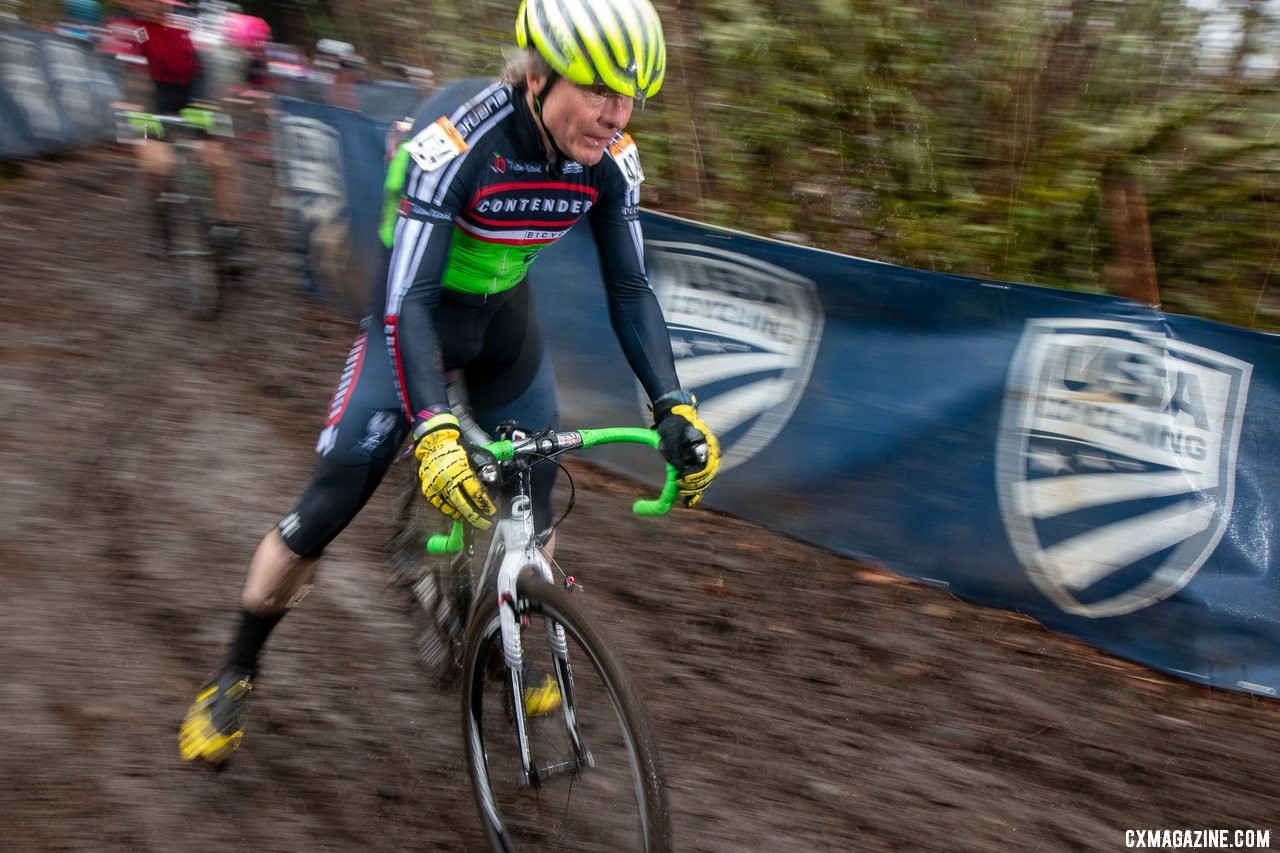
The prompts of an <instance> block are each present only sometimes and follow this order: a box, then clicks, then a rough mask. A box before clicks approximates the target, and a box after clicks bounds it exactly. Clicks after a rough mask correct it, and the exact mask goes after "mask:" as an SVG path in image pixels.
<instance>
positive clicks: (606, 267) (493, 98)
mask: <svg viewBox="0 0 1280 853" xmlns="http://www.w3.org/2000/svg"><path fill="white" fill-rule="evenodd" d="M516 17H517V21H516V40H517V43H518V45H519V48H520V49H519V50H516V51H513V52H511V53H510V54H509V55H508V59H507V63H506V66H505V68H504V72H503V75H502V77H501V79H499V80H497V81H487V80H480V81H477V80H465V81H460V82H457V83H454V84H452V85H450V86H447V87H445V88H444V89H443V90H441V91H440V92H438V93H436V94H435V95H433V96H431V97H430V98H429V99H428V100H427V101H426V102H424V104H423V105H422V106H421V107H420V108H419V109H418V111H417V116H416V119H415V121H414V123H413V127H412V129H411V130H410V131H409V135H408V141H407V142H405V143H404V144H403V145H402V146H400V148H399V149H398V153H397V155H396V156H395V158H394V159H393V160H392V163H391V167H390V169H389V173H388V180H387V186H388V191H389V193H388V194H389V198H390V203H389V204H388V218H387V219H386V220H384V228H383V237H384V242H385V243H386V244H387V252H386V266H385V268H384V269H385V273H384V274H383V275H381V276H380V278H379V281H378V286H377V287H376V288H375V289H374V290H375V293H374V294H373V299H372V305H371V308H370V310H369V313H368V314H367V315H366V317H365V319H364V320H363V321H362V323H361V326H360V330H359V333H358V335H357V338H356V341H355V345H354V346H353V348H352V350H351V352H350V355H349V356H348V358H347V362H346V365H345V367H344V370H343V373H342V378H341V380H340V381H339V384H338V387H337V390H336V391H335V393H334V396H333V399H332V401H331V403H330V406H329V410H328V418H327V420H326V423H325V426H324V428H323V430H322V431H321V433H320V439H319V442H318V445H317V451H318V454H319V458H318V460H317V463H316V467H315V470H314V473H313V475H312V478H311V481H310V483H309V484H308V485H307V487H306V489H305V490H304V491H303V493H302V496H301V497H300V499H299V500H298V502H297V504H296V505H295V506H294V508H293V510H292V511H291V512H289V513H288V514H287V515H286V516H285V517H284V519H283V520H282V521H280V523H279V524H278V525H277V527H276V528H275V529H274V530H272V531H271V532H270V533H268V534H267V536H266V537H265V538H264V539H263V540H262V542H261V543H260V544H259V546H258V549H257V551H256V552H255V554H254V556H253V559H252V561H251V563H250V567H249V575H248V579H247V581H246V583H245V586H244V591H243V594H242V597H241V607H242V609H241V614H240V622H239V625H238V628H237V630H236V632H235V635H234V638H233V639H232V642H231V644H230V648H229V650H228V653H227V657H226V660H225V664H224V666H223V668H222V670H221V671H220V672H219V673H218V674H217V675H216V676H215V677H214V678H213V679H212V680H211V681H209V682H208V683H207V684H205V685H204V686H203V687H202V688H201V689H200V690H199V692H198V693H197V696H196V700H195V702H194V704H192V706H191V708H190V709H189V710H188V711H187V715H186V717H185V719H184V720H183V723H182V727H181V732H180V736H179V745H180V748H181V752H182V755H183V756H184V757H185V758H188V759H204V760H206V761H208V762H211V763H214V764H217V763H220V762H221V761H223V760H224V759H225V758H227V757H228V756H229V755H230V753H231V752H232V750H234V749H235V748H236V747H237V746H238V745H239V741H240V738H241V735H242V731H243V711H244V706H245V700H246V698H247V696H248V695H249V692H250V690H251V689H252V684H253V677H254V675H255V673H256V671H257V667H258V657H259V652H260V651H261V649H262V647H263V645H264V644H265V642H266V639H267V636H268V634H269V633H270V632H271V630H272V629H273V628H274V626H275V625H276V624H277V623H278V622H279V621H280V619H281V618H282V617H283V616H284V615H285V614H286V613H287V612H288V610H289V609H290V608H291V607H292V606H294V605H295V604H297V602H298V600H299V599H300V598H301V597H302V596H303V594H304V593H305V592H306V591H307V590H308V589H309V588H310V584H311V582H312V579H313V578H314V575H315V571H316V565H317V559H318V558H319V556H320V554H321V552H322V551H323V550H324V548H325V546H327V545H328V544H329V542H330V541H332V540H333V538H334V537H336V536H337V535H338V533H339V532H340V531H341V530H342V529H343V528H344V527H345V526H346V525H347V524H348V523H349V522H350V521H351V519H352V518H353V517H354V516H355V514H356V513H357V512H358V511H359V510H360V508H361V507H362V506H363V505H364V503H365V502H366V501H367V500H368V498H369V497H370V495H371V494H372V493H373V491H374V489H375V488H376V486H377V484H378V482H379V481H380V480H381V478H382V477H383V475H384V474H385V473H386V471H387V468H388V467H389V466H390V464H391V463H392V461H393V460H394V458H395V456H396V455H397V452H398V450H399V448H400V446H401V445H402V443H403V442H404V440H405V438H406V437H411V439H412V441H413V443H414V452H415V455H416V457H417V459H418V461H419V477H420V480H421V485H422V490H423V492H424V494H425V495H426V497H427V498H428V500H430V502H431V503H432V504H433V505H434V506H435V507H437V508H438V509H440V510H441V511H442V512H443V513H444V514H445V515H448V516H450V517H452V518H455V519H462V520H464V521H467V522H469V523H471V524H473V525H475V526H476V527H478V528H481V529H484V528H487V527H489V525H490V521H489V517H490V516H491V515H493V514H494V511H495V508H494V503H493V500H492V498H491V496H490V495H489V494H488V493H487V492H486V491H485V489H484V487H483V485H482V484H481V483H480V481H479V479H478V478H477V477H476V475H475V472H474V471H473V469H472V467H471V464H470V461H469V458H468V452H467V449H466V448H465V447H464V445H463V442H462V438H461V434H460V428H459V423H458V419H457V417H456V416H455V415H454V413H453V412H452V411H451V410H450V407H449V399H448V396H447V394H446V390H445V382H444V377H443V373H444V372H445V371H452V370H461V372H462V374H463V377H464V379H465V382H466V387H467V391H468V394H469V397H470V403H471V406H472V410H473V415H474V416H475V418H476V420H477V421H478V423H479V425H480V426H481V428H483V429H486V430H490V431H491V430H492V429H493V428H494V427H495V426H496V425H497V424H499V423H501V422H502V421H505V420H517V421H519V422H520V423H523V424H527V425H535V424H536V425H539V426H542V425H548V426H558V417H557V399H556V389H555V384H554V378H553V376H552V372H551V363H550V360H549V358H548V355H547V351H546V347H545V341H544V337H543V333H542V330H541V329H540V328H539V324H538V323H537V321H536V319H535V311H534V306H533V294H532V293H531V292H530V288H529V287H528V286H527V285H526V283H525V271H526V269H527V267H528V266H529V264H530V263H532V262H533V261H534V259H535V258H536V256H537V254H538V253H539V252H540V251H541V250H542V249H543V248H544V247H545V246H547V245H548V244H550V243H552V242H554V241H555V240H556V239H558V238H559V237H560V236H562V235H563V234H564V233H565V232H566V231H567V230H568V229H569V227H570V226H571V225H573V223H574V222H575V221H577V220H579V219H581V218H585V219H586V220H587V221H588V223H589V225H590V227H591V229H592V233H593V234H594V236H595V240H596V244H597V246H598V249H599V255H600V261H601V267H602V270H603V273H604V280H605V290H606V294H607V299H608V305H609V313H610V318H611V324H612V327H613V330H614V332H615V334H616V336H617V339H618V341H619V343H620V344H621V347H622V350H623V353H624V355H625V357H626V359H627V361H628V363H629V364H630V366H631V368H632V370H633V371H634V373H635V375H636V377H637V379H638V380H639V382H640V384H641V385H642V387H643V388H644V390H645V392H646V393H647V395H648V396H649V399H650V400H651V403H652V411H653V417H654V424H655V426H656V428H657V430H658V432H659V433H660V435H661V448H660V449H661V451H662V453H663V455H664V456H665V457H666V458H667V460H668V461H670V462H671V463H672V464H673V465H675V467H676V468H677V469H678V470H679V472H680V476H679V480H678V483H679V487H680V494H681V497H682V499H683V501H684V502H685V503H686V504H687V505H694V504H696V503H697V502H698V501H699V499H700V498H701V497H702V494H703V491H704V490H705V489H706V488H707V486H708V485H709V484H710V483H711V481H712V479H713V478H714V477H715V475H716V471H717V469H718V467H719V461H720V449H719V445H718V443H717V441H716V438H715V436H714V435H713V434H712V432H711V430H710V429H709V428H708V427H707V425H706V423H704V422H703V420H702V419H701V418H700V417H699V416H698V409H697V401H696V400H695V399H694V398H693V396H692V395H691V394H689V393H688V392H686V391H684V390H682V389H681V387H680V382H679V379H678V377H677V375H676V370H675V362H674V358H673V356H672V352H671V343H670V339H669V337H668V335H667V329H666V324H665V322H664V320H663V316H662V311H661V308H660V307H659V305H658V301H657V298H656V297H655V295H654V293H653V291H652V290H651V289H650V287H649V283H648V279H647V277H646V274H645V269H644V263H643V254H642V244H641V237H640V229H639V224H638V219H637V217H638V207H639V190H638V187H639V183H640V181H641V180H642V178H643V173H642V172H641V170H640V164H639V160H638V157H637V154H636V148H635V144H634V143H633V142H632V140H631V138H630V136H628V135H627V134H625V133H624V132H623V128H624V127H625V125H626V124H627V122H628V120H629V119H630V117H631V112H632V109H633V107H634V105H635V103H636V102H637V101H643V100H644V99H645V98H647V97H649V96H652V95H653V94H655V93H656V92H657V91H658V89H659V87H660V86H661V85H662V81H663V76H664V71H665V59H666V53H665V45H664V42H663V38H662V29H661V24H660V23H659V21H658V17H657V13H656V12H655V11H654V9H653V7H652V6H651V5H650V2H649V0H525V2H523V3H522V4H521V6H520V9H519V11H518V13H517V16H516ZM552 22H558V23H557V26H553V24H552ZM554 478H555V466H552V465H539V466H537V467H536V468H535V469H534V490H535V492H536V493H537V494H536V501H535V507H537V510H538V517H537V518H536V519H535V520H536V523H537V525H538V529H539V530H542V531H545V530H547V529H548V528H549V527H550V525H551V510H550V502H549V500H548V498H549V495H550V492H551V487H552V483H553V481H554Z"/></svg>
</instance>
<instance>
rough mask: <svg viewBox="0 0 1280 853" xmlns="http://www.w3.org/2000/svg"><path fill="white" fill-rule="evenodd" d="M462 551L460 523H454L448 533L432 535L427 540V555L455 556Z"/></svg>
mask: <svg viewBox="0 0 1280 853" xmlns="http://www.w3.org/2000/svg"><path fill="white" fill-rule="evenodd" d="M461 550H462V522H461V521H455V522H454V523H453V526H452V527H451V528H449V532H448V533H447V534H445V533H434V534H432V535H431V536H430V537H429V538H428V539H427V553H428V554H456V553H458V552H459V551H461Z"/></svg>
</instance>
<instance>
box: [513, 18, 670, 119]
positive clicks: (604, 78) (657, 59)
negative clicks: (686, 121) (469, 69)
mask: <svg viewBox="0 0 1280 853" xmlns="http://www.w3.org/2000/svg"><path fill="white" fill-rule="evenodd" d="M516 43H517V44H519V45H520V46H521V47H533V48H534V49H536V50H537V51H538V53H540V54H541V55H542V58H543V59H545V60H546V61H547V63H548V64H549V65H550V66H551V67H552V68H553V69H554V70H555V72H556V73H557V74H559V75H560V76H561V77H564V78H565V79H566V80H569V81H570V82H572V83H577V84H578V85H580V86H595V85H598V84H604V85H605V86H608V87H609V88H610V89H612V90H613V91H615V92H618V93H619V94H622V95H625V96H627V97H628V98H647V97H649V96H651V95H655V94H657V92H658V89H660V88H661V87H662V79H663V77H664V76H665V75H666V71H667V46H666V42H665V41H664V40H663V38H662V23H661V22H660V21H659V20H658V13H657V12H656V11H654V8H653V5H652V4H651V3H650V2H649V0H522V2H521V3H520V11H519V12H517V13H516Z"/></svg>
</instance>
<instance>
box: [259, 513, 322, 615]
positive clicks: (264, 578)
mask: <svg viewBox="0 0 1280 853" xmlns="http://www.w3.org/2000/svg"><path fill="white" fill-rule="evenodd" d="M319 564H320V560H319V558H304V557H299V556H298V555H297V554H295V553H293V551H291V550H289V546H288V545H285V544H284V540H283V539H281V538H280V531H279V530H276V529H275V528H272V530H271V532H270V533H268V534H267V535H266V536H265V537H263V539H262V542H261V543H260V544H259V545H258V550H257V551H256V552H254V555H253V560H252V561H251V562H250V563H249V577H248V579H246V580H245V583H244V592H243V593H242V594H241V596H240V604H241V606H243V607H244V609H245V610H247V611H249V612H250V613H261V614H268V613H284V612H285V611H286V610H288V609H289V608H291V607H293V606H294V605H296V604H297V603H298V602H299V601H301V600H302V599H303V597H304V596H305V595H306V594H307V593H308V592H310V591H311V585H312V581H313V580H314V579H315V575H316V569H317V568H318V567H319Z"/></svg>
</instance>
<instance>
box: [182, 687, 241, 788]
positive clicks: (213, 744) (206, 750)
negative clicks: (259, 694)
mask: <svg viewBox="0 0 1280 853" xmlns="http://www.w3.org/2000/svg"><path fill="white" fill-rule="evenodd" d="M251 690H253V684H252V683H251V680H250V675H249V673H247V672H244V671H240V670H234V669H226V670H223V671H222V672H221V673H219V674H218V676H217V677H216V678H214V679H213V681H210V682H209V683H208V684H206V685H205V686H204V687H201V688H200V692H199V693H197V694H196V700H195V702H193V703H192V704H191V707H190V708H188V709H187V715H186V716H185V717H184V718H183V720H182V727H181V729H179V731H178V750H179V751H180V752H181V753H182V757H183V758H184V759H185V760H187V761H195V760H202V761H207V762H208V763H209V764H212V765H214V766H217V765H220V764H222V763H223V762H224V761H226V760H227V759H228V758H230V757H231V753H233V752H235V751H236V749H237V747H239V746H240V739H241V738H242V737H243V736H244V712H245V703H246V701H247V700H248V698H249V692H250V691H251Z"/></svg>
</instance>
